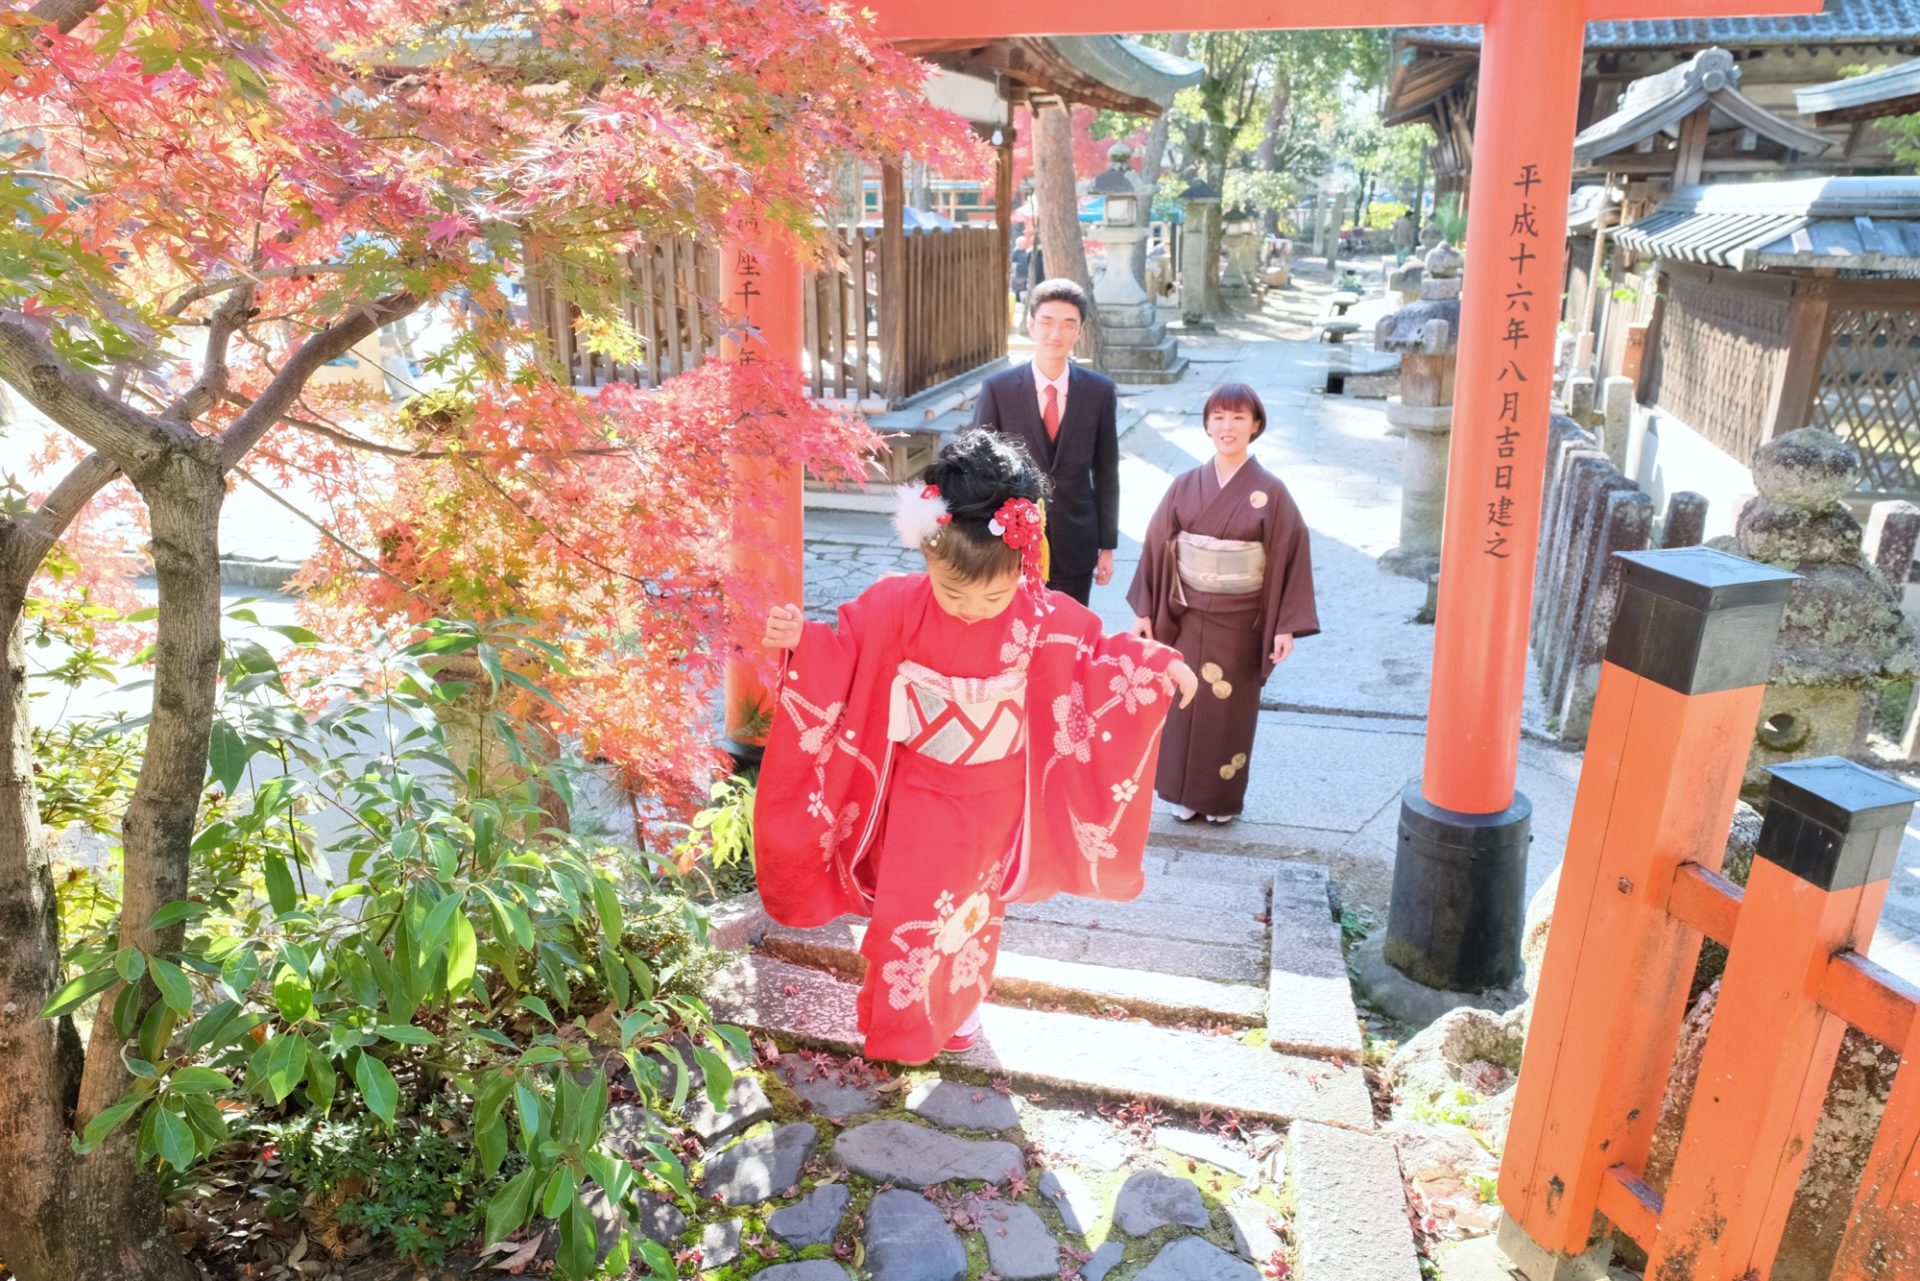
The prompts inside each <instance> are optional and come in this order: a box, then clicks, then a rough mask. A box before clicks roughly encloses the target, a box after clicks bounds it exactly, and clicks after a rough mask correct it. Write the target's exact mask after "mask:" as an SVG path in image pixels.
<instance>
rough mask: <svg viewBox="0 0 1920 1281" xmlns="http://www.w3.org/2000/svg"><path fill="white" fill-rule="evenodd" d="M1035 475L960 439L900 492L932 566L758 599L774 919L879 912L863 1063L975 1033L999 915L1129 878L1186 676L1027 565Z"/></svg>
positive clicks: (998, 452)
mask: <svg viewBox="0 0 1920 1281" xmlns="http://www.w3.org/2000/svg"><path fill="white" fill-rule="evenodd" d="M1044 484H1045V481H1044V478H1043V475H1042V473H1041V472H1040V471H1039V469H1038V468H1037V467H1035V466H1034V464H1033V462H1032V460H1031V459H1030V458H1028V456H1027V454H1026V452H1025V451H1024V450H1023V449H1022V448H1021V447H1020V445H1019V444H1018V443H1017V442H1015V441H1012V440H1010V439H1009V438H1007V437H1005V436H1000V435H997V434H994V433H991V432H984V431H974V432H967V433H966V434H964V435H962V436H960V437H959V438H958V439H957V440H955V441H954V442H953V443H951V444H949V445H948V446H947V447H946V448H945V449H943V450H941V451H940V456H939V458H938V459H937V460H936V461H935V462H934V463H933V465H932V466H931V467H929V468H928V469H927V474H926V476H925V483H924V485H923V486H920V487H906V488H903V490H902V494H901V510H900V513H899V515H898V516H897V517H896V519H895V523H896V525H897V526H898V527H899V529H900V532H901V538H902V541H903V542H904V543H906V545H908V546H910V547H917V548H919V549H920V550H921V551H922V552H924V553H925V555H926V558H927V571H926V572H925V573H923V574H903V575H895V576H891V577H887V578H883V579H881V580H880V581H879V582H878V583H875V584H874V585H873V586H872V587H870V588H868V589H867V590H866V591H865V592H863V593H861V595H860V596H859V598H858V599H856V600H854V601H852V602H851V603H849V604H847V605H843V606H842V607H841V609H840V618H839V626H838V627H837V628H833V627H829V626H827V625H826V624H824V623H805V624H803V623H802V622H801V614H800V610H799V608H798V607H797V606H793V605H787V606H781V607H780V608H778V609H776V610H774V611H773V613H772V615H771V616H770V617H769V618H768V620H767V629H766V636H765V644H766V645H767V646H769V647H770V648H773V649H778V650H784V651H787V654H786V657H785V662H784V664H783V673H782V678H781V681H780V685H779V692H778V697H777V704H776V708H775V713H774V718H773V726H772V730H771V732H770V734H769V737H768V741H767V750H766V758H765V761H764V763H763V764H762V766H761V771H760V780H759V785H758V789H757V792H756V796H755V801H754V838H755V864H756V869H757V872H758V877H759V883H760V894H761V899H762V901H763V903H764V904H765V907H766V910H767V913H768V915H770V916H771V917H773V919H774V920H776V921H779V922H781V923H783V924H786V925H792V926H799V927H807V926H814V925H821V924H824V923H826V922H827V921H831V920H833V919H834V918H836V917H839V916H842V915H845V914H847V913H850V912H851V913H855V914H858V915H861V916H865V917H868V918H870V919H869V922H868V925H867V928H866V934H865V938H864V940H863V942H862V944H861V952H862V953H863V954H864V955H865V957H866V960H867V972H866V978H865V981H864V982H863V983H862V985H861V988H860V996H859V1019H860V1028H861V1032H862V1034H863V1035H864V1036H865V1037H866V1053H867V1055H868V1057H870V1058H876V1059H889V1060H893V1061H896V1062H900V1063H925V1062H927V1061H928V1060H929V1059H931V1058H933V1056H934V1055H935V1054H937V1053H939V1052H940V1051H941V1050H942V1049H948V1050H963V1049H966V1048H967V1047H968V1046H970V1045H971V1044H972V1043H973V1039H974V1036H975V1034H976V1032H977V1029H978V1026H979V1017H978V1010H979V1006H980V1003H981V1001H982V1000H983V999H984V998H985V997H986V994H987V989H988V988H989V986H991V984H992V982H993V965H994V959H995V957H996V955H997V952H998V948H999V942H1000V926H1001V922H1002V920H1003V919H1004V917H1005V913H1006V905H1007V904H1008V903H1009V902H1013V901H1016V900H1018V901H1024V902H1032V901H1035V900H1038V899H1043V898H1047V897H1049V896H1051V895H1053V894H1059V893H1071V894H1081V895H1090V896H1093V897H1097V898H1109V899H1129V898H1132V897H1134V896H1135V895H1137V894H1138V893H1139V892H1140V888H1141V884H1142V877H1141V866H1140V864H1141V855H1142V852H1143V851H1144V849H1145V846H1146V833H1147V822H1148V817H1149V814H1148V807H1149V804H1150V788H1149V785H1148V780H1149V779H1150V778H1151V776H1152V773H1153V768H1154V756H1155V753H1156V752H1157V751H1158V750H1159V744H1160V730H1161V726H1162V724H1163V722H1164V721H1165V719H1166V715H1167V711H1168V709H1169V708H1170V707H1171V706H1172V693H1173V690H1174V688H1175V687H1176V686H1177V687H1178V688H1179V689H1180V691H1181V695H1182V698H1183V699H1191V698H1192V697H1193V693H1194V690H1195V688H1196V680H1195V677H1194V675H1193V673H1192V672H1191V671H1190V670H1188V669H1187V667H1186V665H1185V664H1184V663H1182V662H1181V661H1180V659H1179V656H1178V655H1177V654H1175V653H1174V652H1173V651H1172V650H1171V649H1168V648H1167V647H1165V646H1162V645H1159V644H1156V643H1154V642H1152V641H1142V640H1139V639H1137V638H1134V637H1129V636H1106V635H1104V634H1102V632H1101V628H1100V622H1099V619H1098V618H1097V617H1096V616H1095V615H1094V614H1093V613H1092V612H1091V611H1090V610H1088V609H1086V608H1085V607H1083V606H1081V605H1079V604H1077V603H1076V602H1074V601H1073V600H1071V599H1070V598H1068V597H1066V596H1062V595H1060V594H1059V593H1057V592H1050V591H1048V590H1047V589H1046V587H1045V586H1044V580H1043V579H1042V578H1041V577H1040V549H1041V545H1042V543H1043V541H1044V534H1043V530H1042V525H1041V519H1042V518H1041V515H1040V511H1039V508H1038V506H1037V504H1038V503H1039V502H1040V501H1041V500H1042V499H1043V498H1044V496H1045V495H1044Z"/></svg>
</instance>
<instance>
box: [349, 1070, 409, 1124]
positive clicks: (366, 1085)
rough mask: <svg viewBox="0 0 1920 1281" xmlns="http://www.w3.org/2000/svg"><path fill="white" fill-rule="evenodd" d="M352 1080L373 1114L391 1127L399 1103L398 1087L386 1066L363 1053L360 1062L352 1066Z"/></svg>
mask: <svg viewBox="0 0 1920 1281" xmlns="http://www.w3.org/2000/svg"><path fill="white" fill-rule="evenodd" d="M353 1080H354V1084H356V1085H358V1086H359V1087H360V1094H361V1096H362V1097H363V1098H365V1099H366V1101H367V1107H369V1108H370V1109H372V1111H373V1114H374V1115H375V1116H377V1117H379V1118H380V1119H381V1120H382V1121H385V1122H386V1123H387V1124H388V1125H392V1124H393V1116H394V1109H395V1108H396V1107H397V1106H398V1104H399V1102H400V1086H399V1084H398V1083H397V1082H396V1081H394V1079H393V1072H392V1071H391V1070H390V1069H389V1068H388V1067H387V1065H386V1064H384V1063H382V1062H381V1061H380V1060H379V1059H376V1058H374V1057H373V1055H371V1054H367V1053H364V1052H363V1053H362V1054H361V1055H360V1061H359V1062H358V1063H356V1064H354V1065H353Z"/></svg>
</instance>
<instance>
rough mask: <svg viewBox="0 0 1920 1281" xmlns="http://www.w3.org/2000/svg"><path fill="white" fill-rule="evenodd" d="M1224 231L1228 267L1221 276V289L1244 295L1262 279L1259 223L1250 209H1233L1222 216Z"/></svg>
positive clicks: (1233, 294) (1222, 291) (1238, 296)
mask: <svg viewBox="0 0 1920 1281" xmlns="http://www.w3.org/2000/svg"><path fill="white" fill-rule="evenodd" d="M1221 230H1222V239H1223V240H1224V242H1225V246H1226V251H1227V266H1226V270H1225V271H1224V272H1222V273H1221V276H1220V292H1221V293H1223V294H1225V295H1226V296H1227V297H1229V298H1245V297H1247V296H1248V295H1249V294H1251V293H1252V292H1253V291H1254V288H1255V287H1256V285H1257V284H1258V282H1259V279H1260V235H1259V222H1258V221H1257V220H1256V219H1255V218H1254V216H1253V213H1252V212H1251V211H1250V210H1247V209H1233V210H1230V211H1229V212H1228V213H1227V216H1226V217H1225V218H1224V219H1222V225H1221Z"/></svg>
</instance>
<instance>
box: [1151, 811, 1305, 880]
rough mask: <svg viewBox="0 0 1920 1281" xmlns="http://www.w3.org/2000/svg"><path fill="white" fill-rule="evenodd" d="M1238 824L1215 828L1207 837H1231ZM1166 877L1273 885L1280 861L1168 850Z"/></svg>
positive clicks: (1238, 855) (1199, 851)
mask: <svg viewBox="0 0 1920 1281" xmlns="http://www.w3.org/2000/svg"><path fill="white" fill-rule="evenodd" d="M1238 826H1239V824H1230V825H1228V826H1227V827H1223V828H1215V829H1213V831H1212V832H1211V833H1209V835H1222V836H1231V835H1232V834H1233V832H1234V831H1235V829H1236V828H1237V827H1238ZM1168 852H1169V853H1170V854H1171V855H1172V857H1170V858H1169V859H1168V860H1167V875H1168V876H1176V877H1183V878H1188V879H1198V880H1206V881H1220V882H1225V883H1228V884H1235V885H1255V886H1262V887H1264V886H1267V885H1270V884H1272V883H1273V869H1274V866H1275V865H1276V864H1277V863H1278V862H1279V861H1280V860H1278V859H1270V858H1255V857H1252V856H1250V855H1242V854H1211V853H1208V852H1206V851H1204V850H1192V849H1178V850H1170V851H1168Z"/></svg>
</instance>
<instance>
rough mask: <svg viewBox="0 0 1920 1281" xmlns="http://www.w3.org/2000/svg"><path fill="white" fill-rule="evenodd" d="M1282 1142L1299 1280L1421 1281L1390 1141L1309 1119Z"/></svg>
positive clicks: (1403, 1186) (1396, 1157) (1404, 1194)
mask: <svg viewBox="0 0 1920 1281" xmlns="http://www.w3.org/2000/svg"><path fill="white" fill-rule="evenodd" d="M1288 1137H1289V1144H1290V1147H1291V1149H1292V1155H1293V1178H1292V1184H1293V1206H1294V1209H1293V1234H1294V1240H1295V1241H1296V1242H1297V1243H1298V1251H1299V1263H1300V1267H1299V1273H1298V1275H1299V1278H1300V1281H1420V1260H1419V1255H1418V1254H1417V1253H1416V1252H1415V1250H1414V1244H1413V1227H1412V1225H1411V1224H1410V1223H1409V1222H1408V1221H1407V1189H1406V1184H1405V1183H1404V1182H1402V1180H1401V1177H1400V1157H1399V1154H1398V1153H1397V1152H1395V1151H1394V1147H1393V1141H1392V1140H1391V1139H1388V1138H1385V1137H1383V1136H1381V1135H1377V1134H1358V1133H1355V1132H1354V1131H1352V1130H1343V1129H1335V1128H1334V1127H1332V1126H1328V1125H1318V1124H1313V1123H1310V1122H1303V1123H1302V1124H1299V1125H1296V1126H1294V1127H1293V1128H1292V1130H1290V1131H1289V1132H1288Z"/></svg>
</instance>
